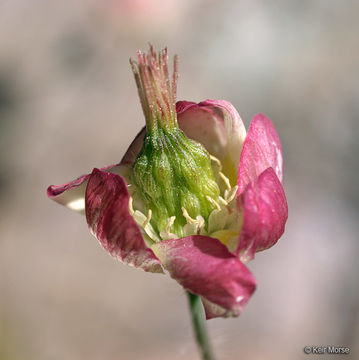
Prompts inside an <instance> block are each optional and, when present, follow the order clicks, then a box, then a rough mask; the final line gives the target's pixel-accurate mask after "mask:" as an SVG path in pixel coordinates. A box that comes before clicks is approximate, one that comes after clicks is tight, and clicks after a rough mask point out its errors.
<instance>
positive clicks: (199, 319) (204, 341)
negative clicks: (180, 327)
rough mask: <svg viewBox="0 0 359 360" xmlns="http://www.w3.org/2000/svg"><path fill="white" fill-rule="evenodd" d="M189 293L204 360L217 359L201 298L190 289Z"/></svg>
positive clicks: (198, 342)
mask: <svg viewBox="0 0 359 360" xmlns="http://www.w3.org/2000/svg"><path fill="white" fill-rule="evenodd" d="M187 295H188V301H189V307H190V311H191V316H192V325H193V330H194V333H195V335H196V340H197V344H198V346H199V348H200V351H201V354H202V360H215V357H214V355H213V352H212V347H211V343H210V340H209V336H208V333H207V328H206V318H205V315H204V310H203V305H202V301H201V298H200V297H199V296H198V295H194V294H192V293H190V292H188V291H187Z"/></svg>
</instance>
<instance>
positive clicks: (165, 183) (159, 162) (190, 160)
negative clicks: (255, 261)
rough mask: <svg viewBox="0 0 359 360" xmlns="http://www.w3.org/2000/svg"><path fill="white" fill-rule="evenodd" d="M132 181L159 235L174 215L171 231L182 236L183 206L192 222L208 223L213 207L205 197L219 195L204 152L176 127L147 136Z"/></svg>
mask: <svg viewBox="0 0 359 360" xmlns="http://www.w3.org/2000/svg"><path fill="white" fill-rule="evenodd" d="M131 182H132V183H133V184H134V185H135V187H136V190H137V193H138V195H139V197H140V198H141V200H142V201H143V202H144V204H145V206H146V209H147V211H148V210H149V209H151V211H152V218H151V224H152V226H153V227H154V229H155V230H156V231H157V232H158V234H160V232H161V231H165V230H166V226H167V224H168V219H169V218H170V217H171V216H176V220H175V222H174V224H173V225H172V227H171V230H170V232H171V233H174V234H176V235H177V236H178V237H181V236H183V227H184V225H185V224H186V223H187V221H186V219H185V218H184V216H183V213H182V207H184V208H185V209H186V210H187V212H188V214H189V215H190V216H191V217H192V218H193V219H195V218H196V217H197V216H198V215H201V216H202V217H203V218H204V219H205V220H206V221H207V219H208V216H209V214H210V213H211V211H213V210H214V208H215V206H214V205H213V204H212V203H211V202H210V201H209V200H208V199H207V196H210V197H211V198H212V199H214V200H216V201H217V200H218V196H219V187H218V185H217V183H216V181H215V179H214V176H213V171H212V166H211V160H210V157H209V154H208V152H207V150H206V149H205V148H204V147H203V146H202V145H201V144H199V143H197V142H195V141H193V140H190V139H188V138H187V137H186V136H185V135H184V134H183V132H182V131H181V130H179V129H178V128H173V129H170V130H165V129H163V128H159V129H158V131H156V132H147V133H146V137H145V140H144V145H143V148H142V150H141V152H140V153H139V155H138V156H137V158H136V160H135V162H134V164H133V167H132V171H131Z"/></svg>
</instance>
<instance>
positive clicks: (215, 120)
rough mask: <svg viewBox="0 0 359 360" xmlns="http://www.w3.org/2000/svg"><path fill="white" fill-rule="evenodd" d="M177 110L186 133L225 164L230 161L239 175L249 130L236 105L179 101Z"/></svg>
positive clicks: (209, 101) (208, 101)
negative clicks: (244, 143) (244, 144)
mask: <svg viewBox="0 0 359 360" xmlns="http://www.w3.org/2000/svg"><path fill="white" fill-rule="evenodd" d="M176 111H177V118H178V124H179V127H180V128H181V129H182V130H183V131H184V132H185V134H186V135H187V136H188V137H190V138H191V139H194V140H196V141H199V142H200V143H201V144H203V145H204V147H205V148H206V149H207V150H208V151H209V153H210V154H212V155H214V156H216V157H217V158H218V159H219V160H221V161H222V162H223V163H224V164H223V165H225V163H226V162H228V161H230V162H231V167H233V169H234V176H235V177H236V176H237V169H238V164H239V158H240V155H241V150H242V146H243V142H244V139H245V136H246V130H245V127H244V124H243V122H242V119H241V118H240V116H239V114H238V112H237V110H236V109H235V108H234V107H233V105H232V104H231V103H229V102H228V101H225V100H206V101H203V102H200V103H199V104H196V103H193V102H187V101H179V102H178V103H177V104H176ZM229 171H230V172H231V173H232V172H233V170H232V169H231V170H229ZM230 175H231V174H228V175H227V176H230ZM235 181H236V179H235Z"/></svg>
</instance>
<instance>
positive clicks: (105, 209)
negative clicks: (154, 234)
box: [86, 169, 162, 272]
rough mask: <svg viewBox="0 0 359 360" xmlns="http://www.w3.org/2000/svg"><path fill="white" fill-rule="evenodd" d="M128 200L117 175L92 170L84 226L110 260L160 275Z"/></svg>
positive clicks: (88, 185)
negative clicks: (87, 226)
mask: <svg viewBox="0 0 359 360" xmlns="http://www.w3.org/2000/svg"><path fill="white" fill-rule="evenodd" d="M129 198H130V196H129V193H128V191H127V184H126V182H125V181H124V179H123V178H122V177H121V176H119V175H115V174H110V173H107V172H105V171H101V170H98V169H94V170H93V172H92V174H91V176H90V178H89V180H88V184H87V188H86V220H87V223H88V225H89V227H90V229H91V230H92V232H93V234H94V235H95V236H96V237H97V239H98V240H99V241H100V243H101V245H102V246H103V247H104V249H105V250H106V251H108V252H109V253H110V254H111V255H112V256H113V257H115V258H117V259H118V260H120V261H122V262H124V263H126V264H128V265H132V266H135V267H139V268H142V269H143V270H145V271H150V272H162V268H161V265H160V262H159V260H158V259H157V258H156V256H155V255H154V254H153V252H152V250H150V249H149V248H147V246H146V244H145V241H144V239H143V237H142V234H141V230H140V228H139V227H138V225H137V224H136V222H135V221H134V219H133V217H132V215H131V214H130V213H129V207H128V206H129Z"/></svg>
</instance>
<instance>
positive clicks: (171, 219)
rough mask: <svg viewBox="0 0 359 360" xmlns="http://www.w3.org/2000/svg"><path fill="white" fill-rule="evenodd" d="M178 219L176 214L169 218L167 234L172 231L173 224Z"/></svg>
mask: <svg viewBox="0 0 359 360" xmlns="http://www.w3.org/2000/svg"><path fill="white" fill-rule="evenodd" d="M175 220H176V217H175V216H171V217H170V218H169V220H168V224H167V226H166V234H167V235H169V233H170V231H171V227H172V225H173V224H174V222H175Z"/></svg>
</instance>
